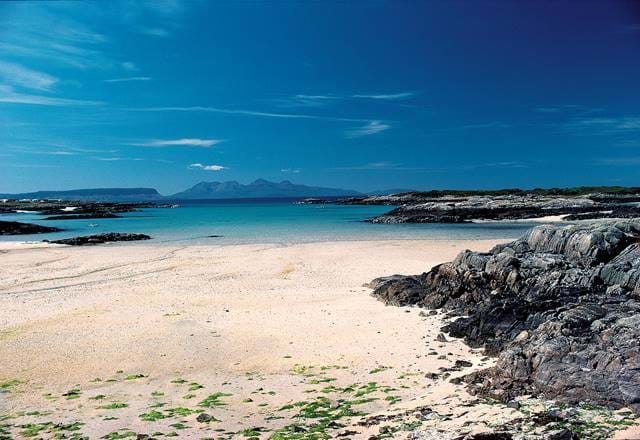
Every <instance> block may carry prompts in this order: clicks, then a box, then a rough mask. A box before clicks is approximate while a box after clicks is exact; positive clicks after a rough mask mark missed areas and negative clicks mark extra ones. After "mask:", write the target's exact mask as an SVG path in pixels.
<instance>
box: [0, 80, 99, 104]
mask: <svg viewBox="0 0 640 440" xmlns="http://www.w3.org/2000/svg"><path fill="white" fill-rule="evenodd" d="M0 103H6V104H29V105H45V106H62V107H64V106H85V105H100V104H102V103H101V102H99V101H84V100H78V99H66V98H54V97H50V96H42V95H32V94H28V93H19V92H16V91H15V90H14V89H13V87H11V86H6V85H0Z"/></svg>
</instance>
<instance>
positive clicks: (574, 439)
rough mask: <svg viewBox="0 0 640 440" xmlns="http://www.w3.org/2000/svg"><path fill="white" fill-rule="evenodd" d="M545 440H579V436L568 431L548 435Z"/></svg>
mask: <svg viewBox="0 0 640 440" xmlns="http://www.w3.org/2000/svg"><path fill="white" fill-rule="evenodd" d="M545 440H580V436H578V434H576V433H575V432H572V431H570V430H568V429H563V430H562V431H560V432H556V433H554V434H550V435H548V436H547V437H546V438H545Z"/></svg>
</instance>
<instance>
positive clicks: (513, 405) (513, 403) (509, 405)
mask: <svg viewBox="0 0 640 440" xmlns="http://www.w3.org/2000/svg"><path fill="white" fill-rule="evenodd" d="M507 408H512V409H519V408H520V402H518V401H517V400H510V401H509V402H507Z"/></svg>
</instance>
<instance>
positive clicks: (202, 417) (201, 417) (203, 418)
mask: <svg viewBox="0 0 640 440" xmlns="http://www.w3.org/2000/svg"><path fill="white" fill-rule="evenodd" d="M196 421H197V422H200V423H210V422H214V421H216V418H215V417H213V416H211V415H209V414H207V413H200V414H198V417H196Z"/></svg>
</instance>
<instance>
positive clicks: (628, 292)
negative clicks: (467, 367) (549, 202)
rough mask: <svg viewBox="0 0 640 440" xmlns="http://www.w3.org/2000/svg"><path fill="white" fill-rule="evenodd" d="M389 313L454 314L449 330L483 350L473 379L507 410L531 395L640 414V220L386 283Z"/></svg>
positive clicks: (547, 234) (381, 289) (567, 231)
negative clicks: (485, 364) (491, 361)
mask: <svg viewBox="0 0 640 440" xmlns="http://www.w3.org/2000/svg"><path fill="white" fill-rule="evenodd" d="M372 287H373V288H374V292H373V295H374V296H376V297H378V298H379V299H380V300H382V301H384V302H385V303H387V304H392V305H418V306H421V307H425V308H428V309H440V308H443V309H444V310H446V311H448V312H449V317H451V318H453V317H455V318H456V319H454V320H451V321H450V322H449V323H448V324H447V325H446V326H445V327H444V328H443V331H444V332H446V333H448V334H450V335H452V336H455V337H462V338H464V339H465V340H466V341H467V343H469V344H470V345H472V346H474V347H479V346H482V347H485V349H486V351H487V352H488V353H489V354H492V355H495V356H497V357H498V359H497V364H496V365H495V367H493V368H489V369H487V370H482V371H480V372H477V373H473V374H471V375H468V376H466V377H465V379H464V380H465V381H466V382H467V384H468V387H469V389H470V390H471V391H472V392H474V393H479V394H483V395H488V396H491V397H494V398H497V399H500V400H502V401H509V400H511V399H513V398H514V397H515V396H518V395H524V394H533V395H536V396H540V397H544V398H553V399H558V400H560V401H563V402H568V403H577V402H590V403H593V404H599V405H606V406H609V407H611V408H620V407H623V406H628V407H630V408H632V409H633V410H634V411H635V412H637V413H640V344H638V341H640V220H638V219H636V220H625V221H618V222H612V221H607V222H601V223H592V224H587V225H573V226H564V227H561V226H551V225H544V226H539V227H536V228H534V229H532V230H531V231H530V232H528V233H527V234H526V235H525V236H524V237H522V238H520V239H518V240H516V241H514V242H511V243H508V244H503V245H498V246H496V247H495V248H493V249H492V250H491V251H490V252H488V253H478V252H471V251H464V252H462V253H460V254H459V255H458V256H457V257H456V259H455V260H454V261H452V262H449V263H445V264H441V265H438V266H436V267H434V268H433V269H431V270H430V271H429V272H427V273H423V274H422V275H418V276H393V277H387V278H379V279H377V280H374V282H373V283H372Z"/></svg>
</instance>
